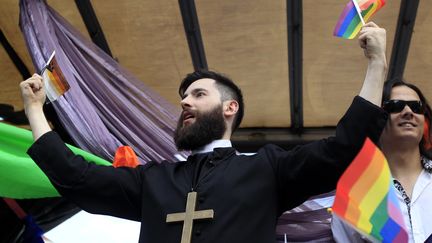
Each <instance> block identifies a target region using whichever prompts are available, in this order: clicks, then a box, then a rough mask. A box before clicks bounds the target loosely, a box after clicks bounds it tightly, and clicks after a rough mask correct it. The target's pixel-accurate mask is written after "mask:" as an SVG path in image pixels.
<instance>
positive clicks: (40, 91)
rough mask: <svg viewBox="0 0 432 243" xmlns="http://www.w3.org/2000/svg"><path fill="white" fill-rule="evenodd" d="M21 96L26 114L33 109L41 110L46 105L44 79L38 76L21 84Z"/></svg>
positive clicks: (34, 75) (35, 75)
mask: <svg viewBox="0 0 432 243" xmlns="http://www.w3.org/2000/svg"><path fill="white" fill-rule="evenodd" d="M20 87H21V95H22V99H23V102H24V107H25V109H26V112H27V110H28V109H31V108H33V107H35V108H40V107H42V106H43V104H44V103H45V99H46V93H45V88H44V85H43V81H42V77H41V76H39V75H38V74H33V76H32V77H31V78H29V79H27V80H25V81H22V82H21V83H20Z"/></svg>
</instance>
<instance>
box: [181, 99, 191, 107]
mask: <svg viewBox="0 0 432 243" xmlns="http://www.w3.org/2000/svg"><path fill="white" fill-rule="evenodd" d="M188 97H189V96H186V97H184V98H183V99H182V100H181V101H180V105H181V107H182V108H183V109H184V108H186V107H191V105H190V99H189V98H188Z"/></svg>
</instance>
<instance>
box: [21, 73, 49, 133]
mask: <svg viewBox="0 0 432 243" xmlns="http://www.w3.org/2000/svg"><path fill="white" fill-rule="evenodd" d="M20 87H21V95H22V98H23V101H24V108H25V113H26V115H27V118H28V120H29V122H30V127H31V129H32V133H33V139H34V140H35V141H36V140H37V139H39V138H40V137H41V136H42V135H43V134H45V133H47V132H49V131H51V127H50V126H49V124H48V121H47V120H46V118H45V115H44V113H43V105H44V103H45V99H46V93H45V88H44V85H43V81H42V77H41V76H39V75H37V74H33V76H32V77H31V78H29V79H27V80H25V81H22V82H21V83H20Z"/></svg>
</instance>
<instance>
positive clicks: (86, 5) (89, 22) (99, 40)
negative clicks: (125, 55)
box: [75, 0, 113, 57]
mask: <svg viewBox="0 0 432 243" xmlns="http://www.w3.org/2000/svg"><path fill="white" fill-rule="evenodd" d="M75 3H76V5H77V8H78V10H79V12H80V14H81V17H82V19H83V21H84V24H85V26H86V27H87V31H88V32H89V35H90V38H91V39H92V41H93V43H95V44H96V45H97V46H98V47H99V48H101V49H102V50H103V51H104V52H105V53H106V54H108V55H110V56H111V57H112V56H113V55H112V53H111V50H110V48H109V46H108V42H107V40H106V39H105V35H104V33H103V30H102V27H101V26H100V24H99V21H98V18H97V16H96V13H95V11H94V9H93V6H92V4H91V2H90V0H75Z"/></svg>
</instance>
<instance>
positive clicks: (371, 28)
mask: <svg viewBox="0 0 432 243" xmlns="http://www.w3.org/2000/svg"><path fill="white" fill-rule="evenodd" d="M358 40H359V44H360V47H361V48H363V50H364V53H365V56H366V57H367V58H368V59H369V60H371V59H376V58H383V57H384V58H385V53H386V30H385V29H383V28H380V27H379V26H378V25H376V24H375V23H374V22H369V23H367V24H365V25H364V26H363V27H362V29H361V30H360V32H359V37H358Z"/></svg>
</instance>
